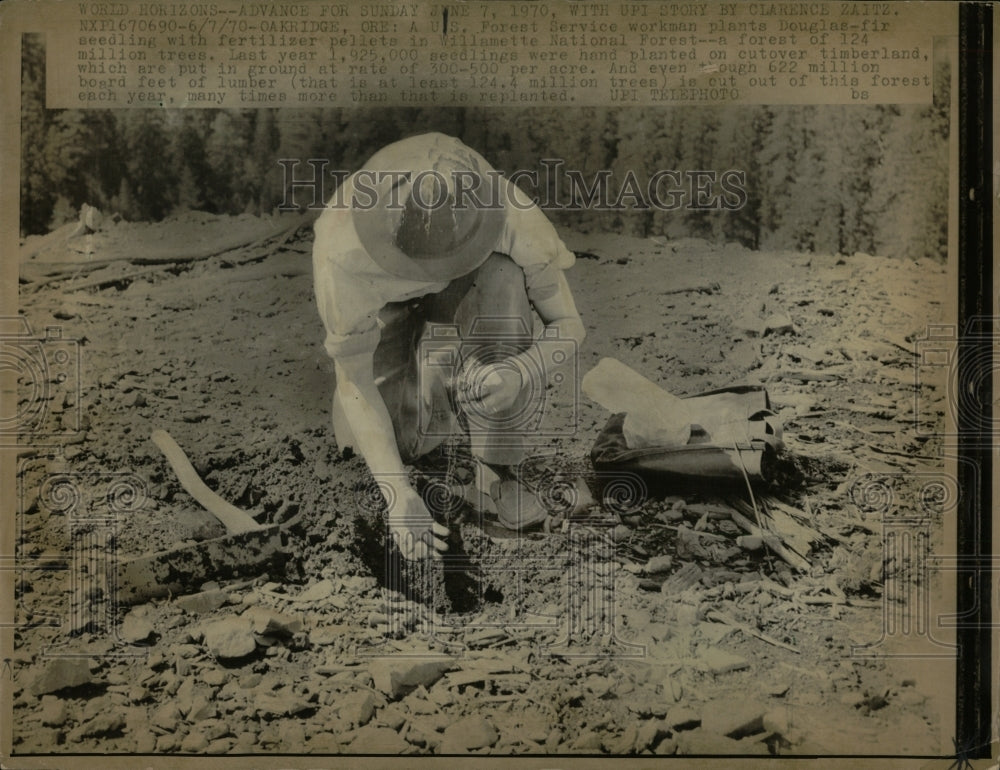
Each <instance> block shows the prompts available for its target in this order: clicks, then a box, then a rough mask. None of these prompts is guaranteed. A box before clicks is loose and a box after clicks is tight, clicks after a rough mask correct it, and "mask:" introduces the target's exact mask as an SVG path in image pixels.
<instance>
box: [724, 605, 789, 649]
mask: <svg viewBox="0 0 1000 770" xmlns="http://www.w3.org/2000/svg"><path fill="white" fill-rule="evenodd" d="M705 617H707V618H708V619H709V620H715V621H717V622H719V623H722V624H724V625H727V626H730V627H732V628H735V629H737V630H738V631H742V632H743V633H744V634H748V635H749V636H755V637H757V638H758V639H760V640H761V641H762V642H767V643H768V644H773V645H774V646H775V647H780V648H781V649H783V650H788V651H789V652H794V653H795V654H796V655H797V654H799V650H797V649H796V648H795V647H792V645H790V644H785V642H782V641H779V640H777V639H775V638H774V637H773V636H768V635H767V634H765V633H764V632H763V631H758V630H757V629H756V628H754V627H753V626H748V625H744V624H743V623H738V622H737V621H735V620H733V619H732V618H730V617H728V616H726V615H723V614H722V613H721V612H718V611H717V610H710V611H709V612H708V614H707V615H706V616H705Z"/></svg>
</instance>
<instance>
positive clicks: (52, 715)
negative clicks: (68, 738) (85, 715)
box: [41, 695, 69, 727]
mask: <svg viewBox="0 0 1000 770" xmlns="http://www.w3.org/2000/svg"><path fill="white" fill-rule="evenodd" d="M41 717H42V724H43V725H48V726H49V727H62V726H63V725H64V724H66V720H67V719H69V712H68V711H67V709H66V701H64V700H62V699H61V698H56V697H55V696H52V695H46V696H44V697H43V698H42V711H41Z"/></svg>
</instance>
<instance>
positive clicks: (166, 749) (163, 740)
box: [156, 733, 178, 754]
mask: <svg viewBox="0 0 1000 770" xmlns="http://www.w3.org/2000/svg"><path fill="white" fill-rule="evenodd" d="M177 745H178V738H177V736H176V735H174V734H173V733H167V734H166V735H161V736H160V737H159V738H157V739H156V753H157V754H169V753H170V752H172V751H176V750H177Z"/></svg>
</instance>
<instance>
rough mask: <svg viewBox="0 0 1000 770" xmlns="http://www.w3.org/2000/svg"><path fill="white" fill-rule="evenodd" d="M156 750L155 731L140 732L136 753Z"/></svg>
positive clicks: (148, 752)
mask: <svg viewBox="0 0 1000 770" xmlns="http://www.w3.org/2000/svg"><path fill="white" fill-rule="evenodd" d="M154 751H156V736H155V735H153V733H139V734H138V735H137V736H136V738H135V753H136V754H152V753H153V752H154Z"/></svg>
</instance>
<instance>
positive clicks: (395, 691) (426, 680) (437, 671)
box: [369, 659, 451, 700]
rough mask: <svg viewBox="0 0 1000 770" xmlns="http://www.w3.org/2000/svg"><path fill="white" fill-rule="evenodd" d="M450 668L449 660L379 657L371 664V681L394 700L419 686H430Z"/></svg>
mask: <svg viewBox="0 0 1000 770" xmlns="http://www.w3.org/2000/svg"><path fill="white" fill-rule="evenodd" d="M449 668H451V661H450V660H428V661H418V662H414V661H405V660H395V659H380V660H376V661H375V662H373V663H372V664H371V667H370V669H369V672H370V673H371V677H372V683H373V684H374V685H375V688H376V689H377V690H380V691H381V692H384V693H385V694H386V695H387V696H389V698H391V699H393V700H396V699H399V698H401V697H402V696H403V695H405V694H406V693H408V692H410V691H411V690H414V689H416V688H417V687H419V686H423V687H430V686H431V685H432V684H434V682H436V681H437V680H438V679H440V678H441V677H442V676H444V674H445V672H446V671H447V670H448V669H449Z"/></svg>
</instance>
